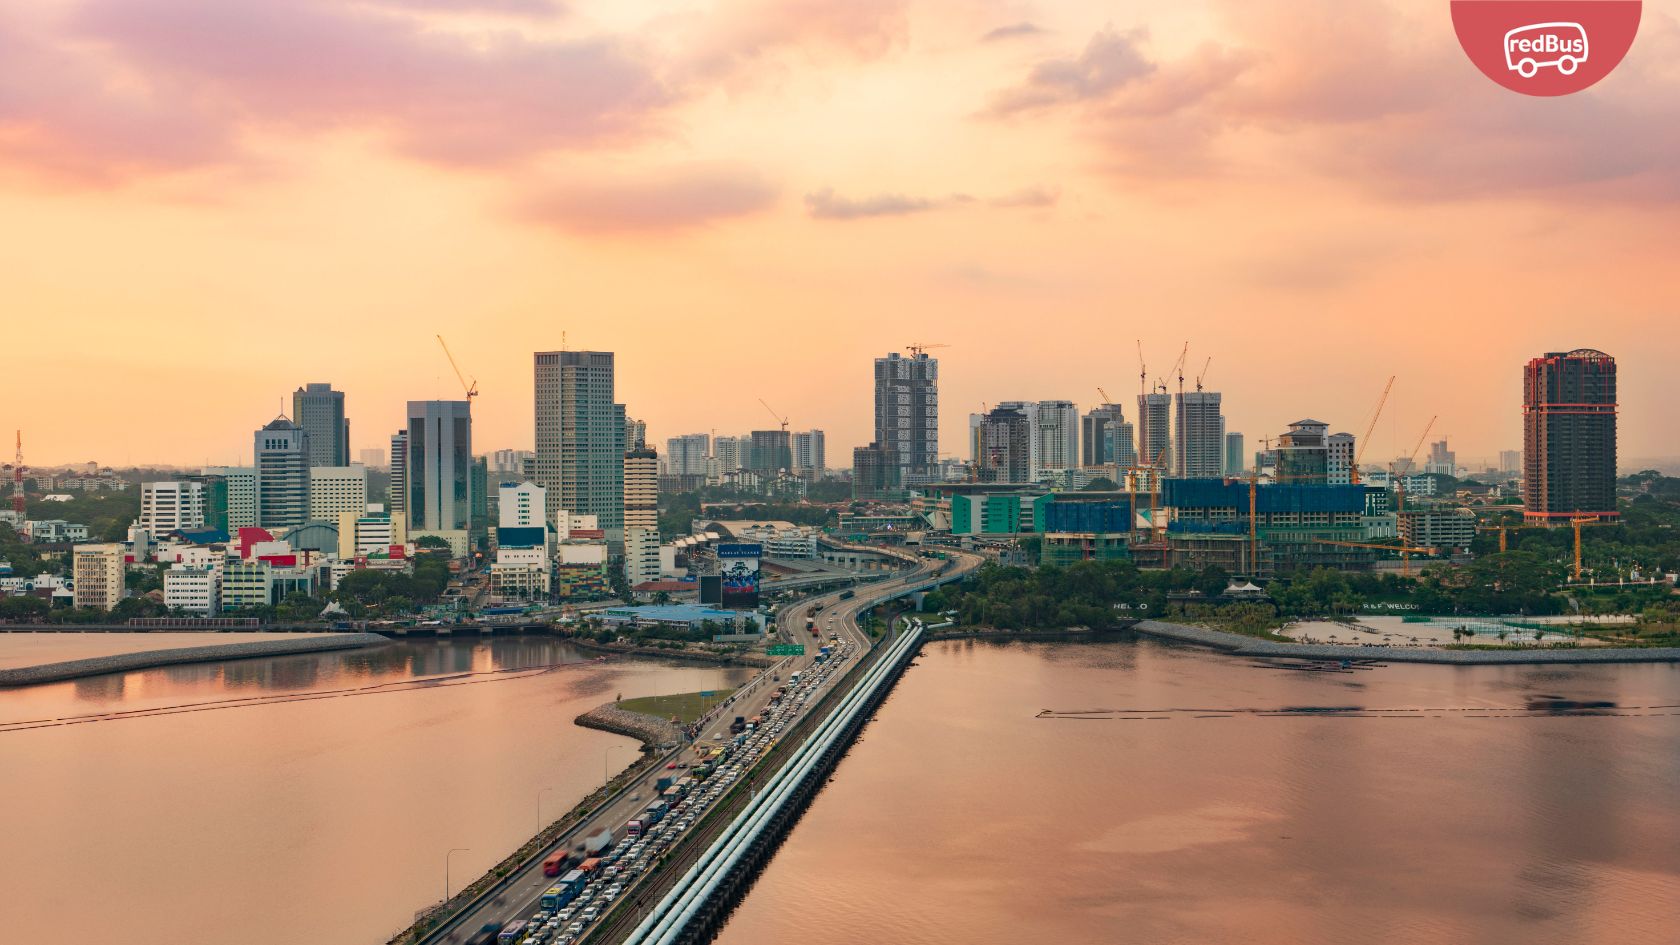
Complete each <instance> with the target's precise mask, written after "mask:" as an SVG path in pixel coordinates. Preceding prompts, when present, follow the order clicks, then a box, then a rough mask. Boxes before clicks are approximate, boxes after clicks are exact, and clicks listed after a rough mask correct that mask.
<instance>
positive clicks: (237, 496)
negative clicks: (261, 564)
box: [204, 466, 257, 534]
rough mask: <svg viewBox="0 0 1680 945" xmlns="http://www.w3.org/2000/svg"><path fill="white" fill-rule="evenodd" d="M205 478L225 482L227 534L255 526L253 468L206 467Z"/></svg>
mask: <svg viewBox="0 0 1680 945" xmlns="http://www.w3.org/2000/svg"><path fill="white" fill-rule="evenodd" d="M204 474H205V475H206V476H221V477H222V478H223V479H224V480H226V481H227V517H228V524H227V527H228V532H229V533H230V534H231V533H233V532H237V531H239V530H240V529H241V528H250V527H252V526H254V525H256V524H257V470H256V468H255V467H253V466H206V467H204Z"/></svg>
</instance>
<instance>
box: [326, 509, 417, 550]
mask: <svg viewBox="0 0 1680 945" xmlns="http://www.w3.org/2000/svg"><path fill="white" fill-rule="evenodd" d="M407 531H408V530H407V529H406V528H405V527H404V523H403V518H402V516H400V515H392V514H391V513H389V512H387V511H385V506H383V505H381V504H379V503H377V502H373V503H369V504H368V505H367V506H366V508H364V509H363V510H362V511H361V512H360V513H356V512H340V513H339V515H338V556H339V558H341V559H343V560H346V561H349V560H353V559H355V558H362V557H367V556H368V555H388V554H390V552H391V548H392V547H393V546H395V545H404V544H407V543H408V534H407Z"/></svg>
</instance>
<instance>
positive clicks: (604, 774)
mask: <svg viewBox="0 0 1680 945" xmlns="http://www.w3.org/2000/svg"><path fill="white" fill-rule="evenodd" d="M623 747H624V746H623V745H608V746H607V750H606V751H603V752H601V781H602V782H603V783H605V784H606V786H607V787H611V786H612V770H611V769H609V768H608V767H607V759H608V758H610V757H612V753H613V752H615V751H617V750H618V749H620V748H623Z"/></svg>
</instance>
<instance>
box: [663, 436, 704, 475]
mask: <svg viewBox="0 0 1680 945" xmlns="http://www.w3.org/2000/svg"><path fill="white" fill-rule="evenodd" d="M711 455H712V435H711V434H710V433H684V434H683V435H682V436H673V437H671V438H670V439H667V440H666V441H665V467H666V472H668V473H670V474H671V475H673V476H704V475H705V474H706V460H708V459H710V458H711Z"/></svg>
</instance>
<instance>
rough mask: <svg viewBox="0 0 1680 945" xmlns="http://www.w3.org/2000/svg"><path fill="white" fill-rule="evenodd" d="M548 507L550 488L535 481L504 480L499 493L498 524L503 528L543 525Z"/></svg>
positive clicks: (497, 502)
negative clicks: (515, 481)
mask: <svg viewBox="0 0 1680 945" xmlns="http://www.w3.org/2000/svg"><path fill="white" fill-rule="evenodd" d="M547 507H548V490H547V489H544V488H543V487H542V486H539V485H537V484H536V483H534V482H518V483H513V482H504V483H502V486H501V489H500V490H499V492H498V494H497V499H496V509H497V519H496V524H497V525H498V526H500V527H502V528H536V527H541V526H542V525H543V516H544V515H545V514H546V512H545V510H546V509H547Z"/></svg>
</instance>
